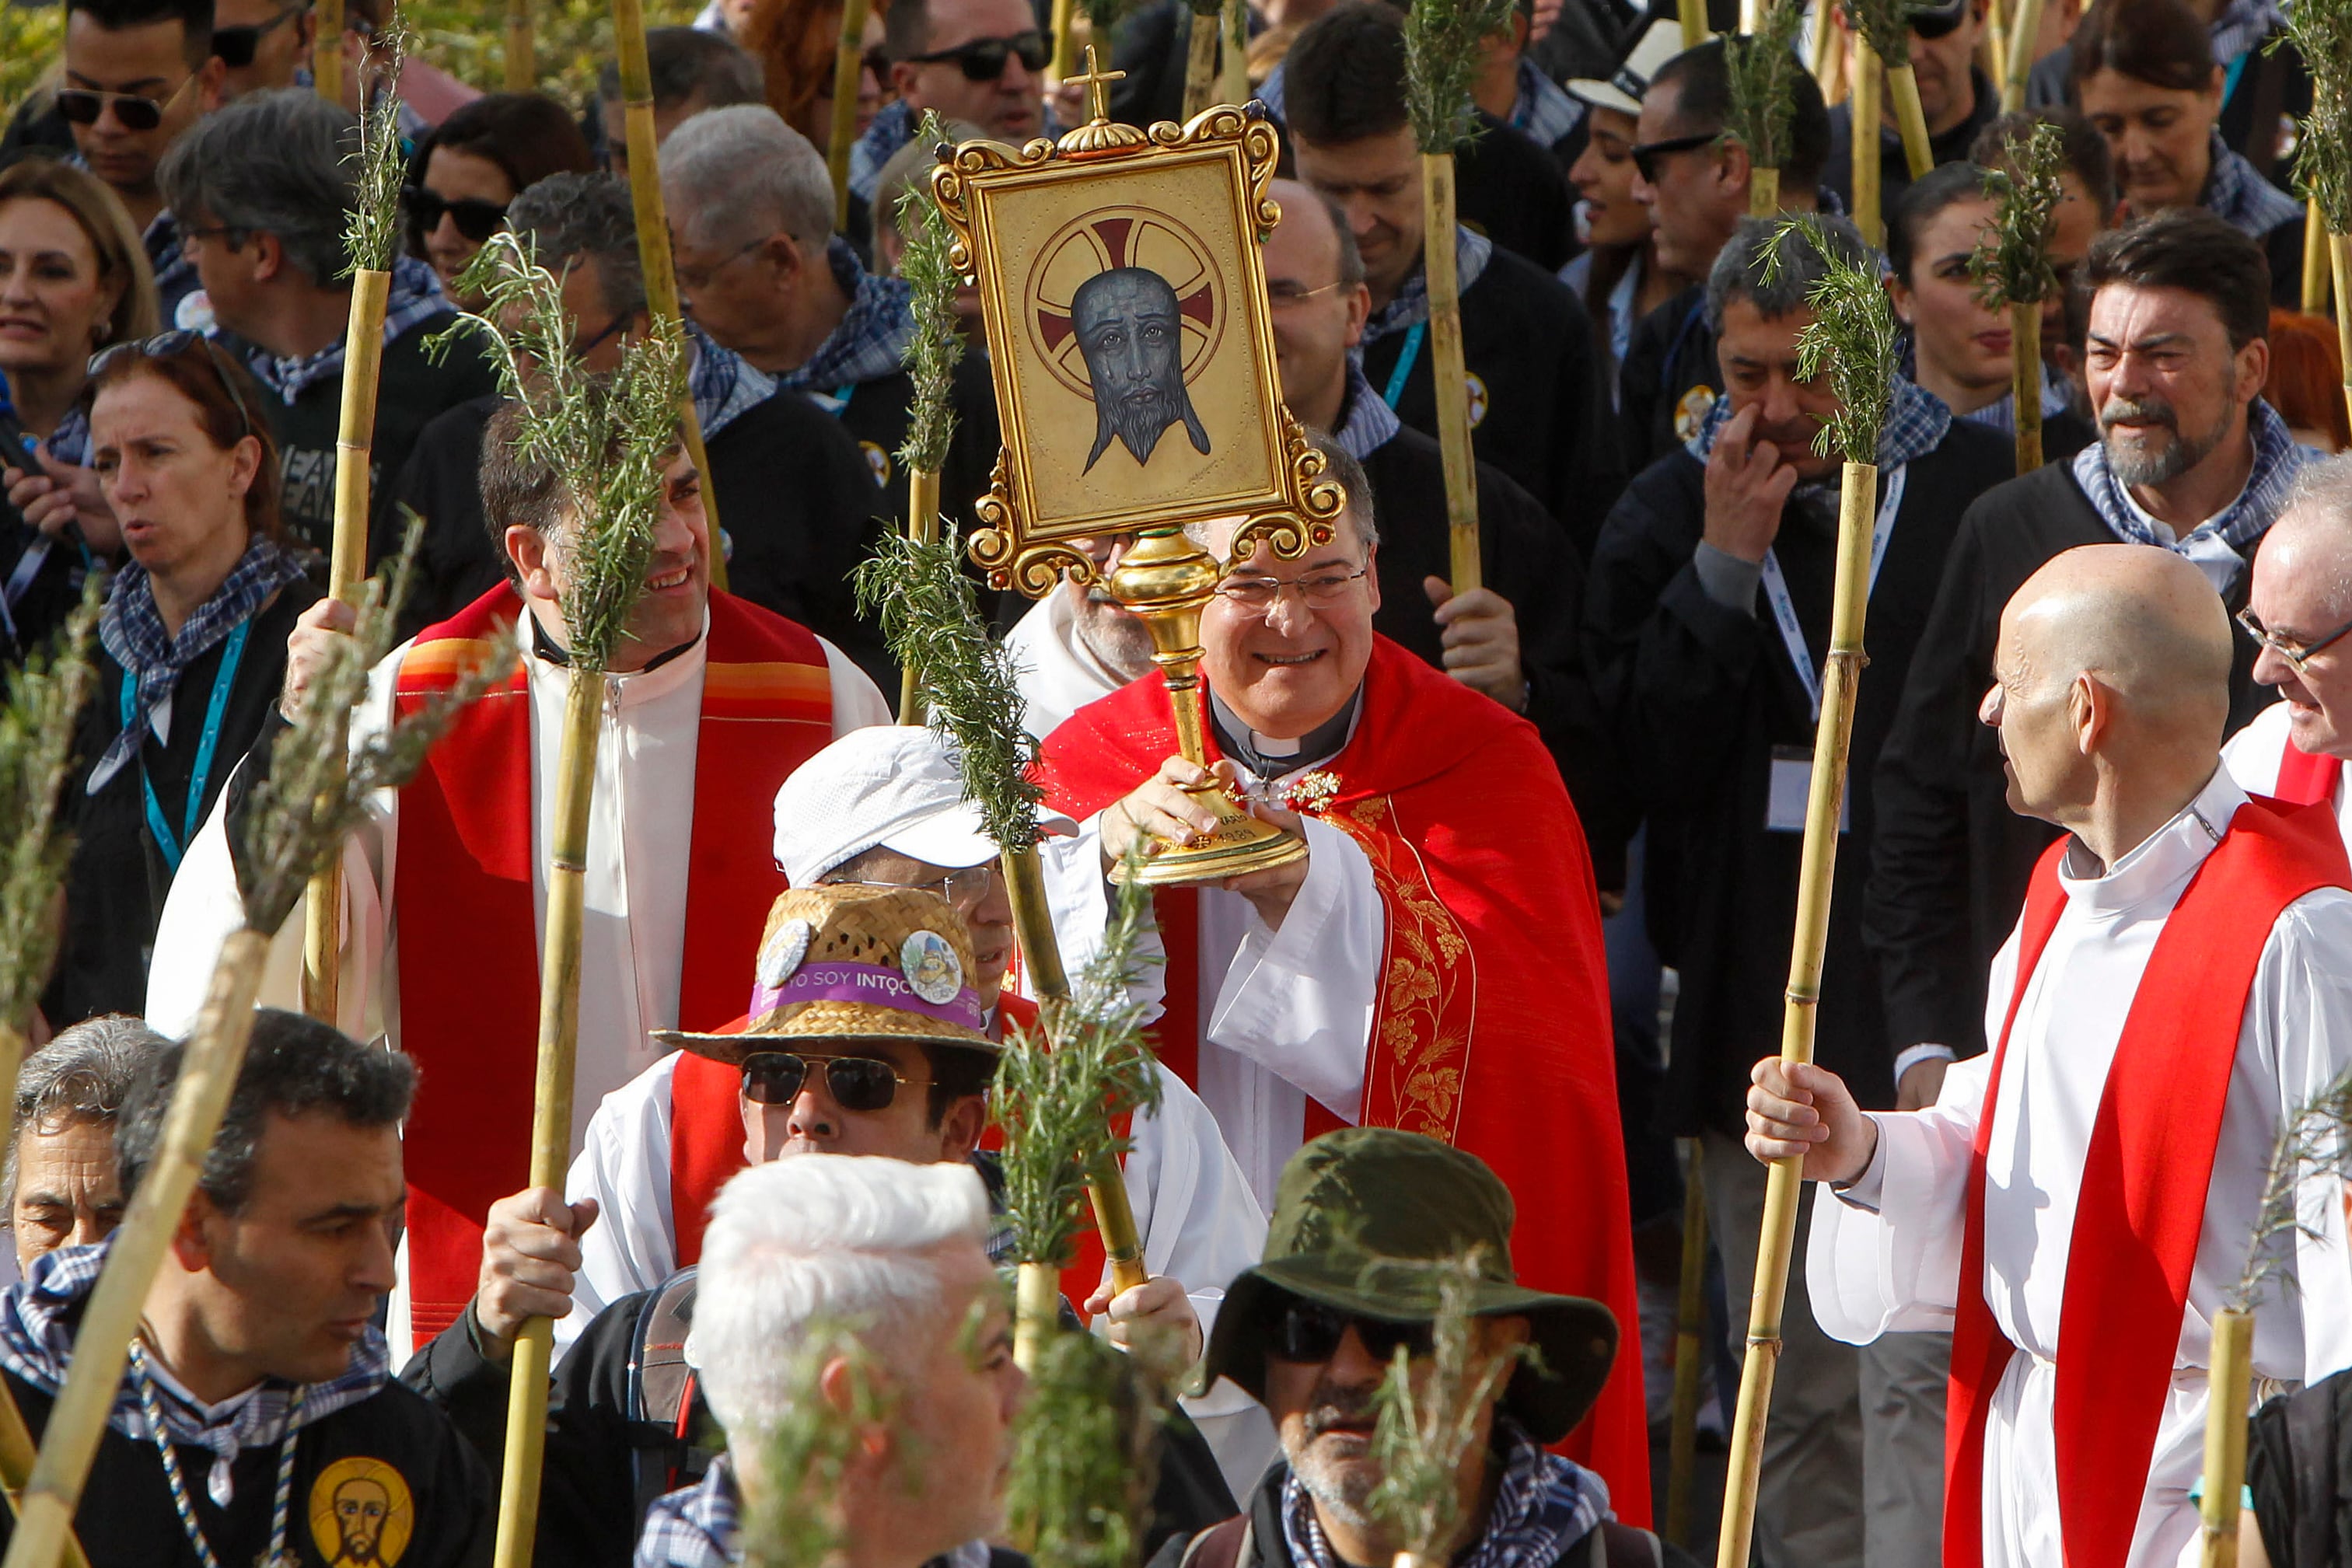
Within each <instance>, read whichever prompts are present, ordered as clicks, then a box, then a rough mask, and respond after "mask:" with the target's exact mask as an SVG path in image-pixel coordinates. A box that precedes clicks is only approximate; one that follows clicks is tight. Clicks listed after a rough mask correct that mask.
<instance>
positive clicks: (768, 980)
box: [759, 919, 816, 991]
mask: <svg viewBox="0 0 2352 1568" xmlns="http://www.w3.org/2000/svg"><path fill="white" fill-rule="evenodd" d="M815 935H816V927H815V926H814V925H810V924H809V923H808V922H807V921H805V920H799V919H793V920H787V921H785V922H784V923H783V924H782V925H779V926H777V927H776V928H775V929H774V930H773V931H771V932H769V933H768V937H767V940H766V941H764V942H762V943H761V944H760V969H759V976H760V984H761V986H762V987H763V988H766V989H768V990H772V991H774V990H781V989H782V988H783V984H784V982H785V981H786V980H789V979H791V978H792V977H793V970H795V969H797V968H799V967H801V960H802V959H803V958H805V957H807V956H808V947H809V938H810V937H812V936H815Z"/></svg>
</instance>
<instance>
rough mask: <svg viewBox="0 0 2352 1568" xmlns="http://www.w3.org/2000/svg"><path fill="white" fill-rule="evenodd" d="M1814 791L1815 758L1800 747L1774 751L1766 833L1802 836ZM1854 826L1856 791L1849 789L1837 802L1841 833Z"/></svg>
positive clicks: (1765, 824) (1777, 748) (1767, 795)
mask: <svg viewBox="0 0 2352 1568" xmlns="http://www.w3.org/2000/svg"><path fill="white" fill-rule="evenodd" d="M1812 789H1813V754H1812V752H1811V749H1809V748H1808V747H1801V746H1776V747H1773V748H1772V779H1771V784H1770V787H1769V789H1767V790H1766V792H1765V797H1764V831H1767V832H1771V833H1801V832H1803V831H1805V800H1806V798H1807V797H1808V796H1810V795H1811V793H1812ZM1852 827H1853V786H1852V784H1851V783H1849V784H1848V785H1847V788H1846V789H1845V791H1844V793H1843V795H1842V796H1841V797H1840V798H1839V800H1838V831H1839V832H1841V833H1843V832H1845V831H1848V830H1849V829H1851V828H1852Z"/></svg>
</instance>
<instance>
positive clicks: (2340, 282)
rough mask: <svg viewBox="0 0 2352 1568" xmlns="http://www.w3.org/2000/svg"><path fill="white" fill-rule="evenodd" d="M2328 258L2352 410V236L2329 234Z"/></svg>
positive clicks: (2347, 404)
mask: <svg viewBox="0 0 2352 1568" xmlns="http://www.w3.org/2000/svg"><path fill="white" fill-rule="evenodd" d="M2327 257H2328V262H2329V266H2330V267H2331V269H2332V270H2333V271H2334V272H2335V274H2336V352H2337V355H2338V357H2339V358H2341V359H2342V360H2343V361H2344V406H2345V408H2346V409H2347V410H2352V239H2347V237H2346V236H2344V235H2339V234H2330V235H2328V236H2327Z"/></svg>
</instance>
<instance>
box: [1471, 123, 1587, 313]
mask: <svg viewBox="0 0 2352 1568" xmlns="http://www.w3.org/2000/svg"><path fill="white" fill-rule="evenodd" d="M1580 131H1581V127H1580V128H1579V131H1578V132H1571V133H1570V140H1577V141H1580V140H1581V136H1580ZM1574 158H1575V154H1574V153H1570V155H1569V159H1570V162H1573V161H1574ZM1567 168H1568V163H1566V162H1562V161H1561V160H1560V158H1559V155H1558V154H1557V153H1556V152H1553V150H1552V149H1551V148H1549V147H1546V146H1543V145H1542V144H1540V143H1539V142H1538V141H1536V140H1535V139H1534V138H1532V137H1530V136H1529V135H1528V133H1527V132H1526V131H1520V130H1518V129H1517V128H1516V127H1514V126H1512V125H1510V124H1509V123H1507V122H1506V121H1504V120H1498V119H1496V117H1495V116H1493V115H1491V114H1488V113H1487V112H1486V110H1479V111H1478V136H1477V140H1475V141H1473V142H1471V143H1470V145H1468V146H1467V147H1465V148H1463V149H1462V150H1461V151H1460V152H1456V153H1455V154H1454V200H1455V203H1456V204H1457V206H1458V209H1459V211H1460V214H1461V218H1462V221H1463V222H1464V223H1465V224H1467V225H1470V226H1471V227H1472V228H1475V229H1476V230H1477V231H1478V232H1479V233H1481V234H1483V235H1486V237H1487V238H1488V239H1490V240H1493V241H1494V242H1495V243H1496V245H1498V246H1502V247H1503V248H1504V249H1506V250H1507V251H1510V252H1512V253H1513V254H1515V255H1517V256H1523V257H1525V258H1526V259H1527V260H1528V261H1530V262H1532V263H1534V264H1535V265H1536V266H1537V267H1539V268H1541V269H1542V270H1543V271H1545V272H1553V273H1556V272H1558V271H1559V269H1560V268H1561V267H1566V266H1567V265H1568V261H1569V257H1570V256H1574V255H1575V254H1576V252H1577V248H1578V247H1577V244H1576V192H1575V191H1574V189H1573V188H1572V187H1570V184H1569V183H1568V174H1567V172H1566V171H1567Z"/></svg>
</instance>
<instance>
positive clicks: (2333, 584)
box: [2221, 457, 2352, 828]
mask: <svg viewBox="0 0 2352 1568" xmlns="http://www.w3.org/2000/svg"><path fill="white" fill-rule="evenodd" d="M2238 625H2239V627H2240V628H2241V629H2242V631H2243V632H2245V633H2246V635H2248V636H2249V637H2252V639H2253V640H2254V642H2255V643H2256V644H2257V646H2258V647H2259V649H2260V651H2259V652H2258V653H2256V654H2255V656H2254V679H2255V680H2256V681H2258V682H2260V683H2261V684H2262V685H2266V686H2274V687H2276V688H2277V690H2278V695H2279V699H2280V700H2279V701H2277V702H2275V703H2273V704H2272V705H2271V706H2269V707H2266V708H2264V709H2263V711H2262V712H2261V713H2259V714H2256V715H2255V716H2254V721H2253V722H2252V724H2249V725H2248V726H2246V727H2245V728H2243V729H2242V730H2240V731H2239V732H2238V733H2237V735H2236V736H2234V737H2231V741H2230V744H2229V745H2227V746H2225V747H2222V748H2221V760H2222V762H2223V763H2224V764H2226V765H2227V766H2228V768H2229V769H2230V777H2231V778H2232V779H2236V780H2237V781H2238V782H2239V784H2240V785H2241V786H2242V787H2243V788H2244V789H2247V790H2248V791H2250V792H2252V793H2253V794H2257V795H2271V796H2275V797H2277V798H2278V799H2279V800H2293V801H2294V802H2296V803H2297V804H2298V805H2309V804H2314V803H2316V802H2318V801H2321V800H2326V801H2327V802H2328V803H2329V804H2331V805H2332V806H2334V807H2335V808H2336V825H2337V826H2338V827H2339V828H2341V827H2344V826H2346V825H2347V823H2352V816H2347V811H2352V805H2347V792H2346V790H2345V788H2344V758H2347V757H2352V673H2347V672H2352V644H2347V643H2346V642H2345V638H2346V636H2347V634H2352V457H2331V458H2329V459H2327V460H2326V462H2324V463H2315V464H2313V465H2309V466H2308V467H2305V469H2304V470H2303V472H2302V473H2301V474H2299V475H2298V476H2296V478H2295V486H2294V492H2293V493H2292V494H2290V495H2289V496H2288V497H2287V501H2286V505H2285V506H2284V507H2282V508H2281V509H2280V511H2279V518H2278V521H2277V522H2275V523H2273V524H2272V525H2271V530H2270V532H2269V533H2267V534H2265V535H2264V536H2263V545H2262V549H2261V552H2260V553H2259V554H2257V555H2256V556H2255V557H2254V570H2253V577H2252V585H2251V587H2250V588H2249V589H2248V591H2247V598H2246V608H2245V609H2244V610H2243V611H2242V612H2239V615H2238Z"/></svg>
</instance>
